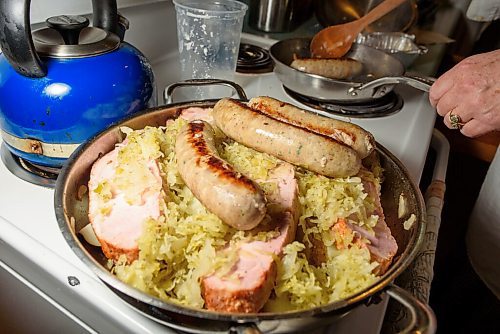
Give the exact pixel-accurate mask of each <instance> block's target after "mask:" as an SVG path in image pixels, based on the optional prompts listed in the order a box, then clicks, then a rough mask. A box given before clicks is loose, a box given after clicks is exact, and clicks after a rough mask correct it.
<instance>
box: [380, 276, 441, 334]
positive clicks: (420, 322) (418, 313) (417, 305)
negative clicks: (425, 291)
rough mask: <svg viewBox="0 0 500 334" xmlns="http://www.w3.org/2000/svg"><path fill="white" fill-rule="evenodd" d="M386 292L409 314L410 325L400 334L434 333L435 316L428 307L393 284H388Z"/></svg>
mask: <svg viewBox="0 0 500 334" xmlns="http://www.w3.org/2000/svg"><path fill="white" fill-rule="evenodd" d="M386 292H387V294H388V295H389V296H391V297H392V298H394V299H395V300H397V301H398V302H399V303H401V304H402V305H403V306H404V307H406V309H407V310H408V312H410V319H411V321H410V324H409V325H408V326H406V328H404V329H403V330H401V332H400V333H422V334H432V333H435V332H436V316H435V315H434V312H433V311H432V309H431V308H430V306H429V305H427V304H424V303H422V302H421V301H419V300H418V299H417V298H415V297H414V296H413V295H412V294H411V293H409V292H408V291H406V290H404V289H402V288H400V287H399V286H397V285H394V284H390V285H389V286H388V287H387V290H386Z"/></svg>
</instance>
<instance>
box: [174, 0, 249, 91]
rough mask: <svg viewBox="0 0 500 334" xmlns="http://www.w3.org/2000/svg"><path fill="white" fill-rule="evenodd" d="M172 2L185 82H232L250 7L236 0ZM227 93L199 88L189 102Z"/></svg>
mask: <svg viewBox="0 0 500 334" xmlns="http://www.w3.org/2000/svg"><path fill="white" fill-rule="evenodd" d="M173 2H174V5H175V10H176V17H177V37H178V42H179V56H180V63H181V74H182V79H183V80H186V79H225V80H230V81H233V80H234V73H235V70H236V60H237V58H238V49H239V45H240V37H241V30H242V27H243V17H244V16H245V13H246V10H247V8H248V7H247V5H246V4H244V3H242V2H239V1H234V0H216V1H210V0H173ZM222 89H224V88H222ZM225 89H227V88H225ZM224 93H225V91H221V87H208V88H207V87H199V88H195V89H193V90H191V94H190V95H191V96H189V98H188V99H193V100H203V99H210V98H212V99H213V98H217V97H221V96H224ZM220 94H222V95H220ZM226 95H227V94H226Z"/></svg>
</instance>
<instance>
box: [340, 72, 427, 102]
mask: <svg viewBox="0 0 500 334" xmlns="http://www.w3.org/2000/svg"><path fill="white" fill-rule="evenodd" d="M434 81H436V79H435V78H431V77H424V76H419V75H411V74H405V75H404V76H399V77H383V78H379V79H375V80H373V81H370V82H367V83H364V84H359V85H356V86H353V87H351V88H349V93H350V94H351V95H353V96H356V95H357V94H358V92H359V91H362V90H366V89H372V90H373V96H372V97H382V96H383V95H385V94H386V93H387V92H386V90H384V89H383V88H384V87H382V89H375V88H377V87H381V86H385V85H396V84H406V85H410V86H412V87H414V88H416V89H420V90H422V91H424V92H428V91H429V89H430V88H431V86H432V84H433V83H434Z"/></svg>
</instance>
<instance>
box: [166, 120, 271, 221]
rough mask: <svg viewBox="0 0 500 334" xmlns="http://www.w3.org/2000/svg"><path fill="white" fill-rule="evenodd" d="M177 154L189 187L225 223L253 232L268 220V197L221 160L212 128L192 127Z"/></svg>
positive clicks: (186, 129) (186, 130)
mask: <svg viewBox="0 0 500 334" xmlns="http://www.w3.org/2000/svg"><path fill="white" fill-rule="evenodd" d="M175 153H176V156H177V167H178V170H179V174H180V175H181V177H182V179H183V180H184V182H185V183H186V185H187V186H188V187H189V189H191V191H192V192H193V194H194V196H195V197H196V198H198V200H199V201H200V202H201V203H202V204H203V205H204V206H205V207H206V208H207V209H208V210H209V211H210V212H212V213H214V214H215V215H216V216H218V217H219V218H220V219H221V220H222V221H223V222H224V223H226V224H228V225H230V226H233V227H235V228H237V229H239V230H251V229H253V228H254V227H255V226H257V225H258V224H259V223H260V222H261V221H262V220H263V219H264V217H265V215H266V199H265V196H264V193H263V192H262V190H261V189H260V187H259V186H258V185H257V184H255V183H254V182H253V181H252V180H250V179H249V178H247V177H246V176H244V175H242V174H241V173H238V172H237V171H235V170H234V169H233V167H231V165H230V164H229V163H227V162H226V161H224V160H223V159H222V158H220V157H219V155H218V153H217V149H216V147H215V140H214V130H213V128H212V127H211V126H210V124H208V123H207V122H205V121H201V120H197V121H192V122H190V123H188V124H187V125H186V126H185V127H184V128H183V129H182V130H181V132H180V133H179V135H178V136H177V139H176V143H175Z"/></svg>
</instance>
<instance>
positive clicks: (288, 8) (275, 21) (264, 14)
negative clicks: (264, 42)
mask: <svg viewBox="0 0 500 334" xmlns="http://www.w3.org/2000/svg"><path fill="white" fill-rule="evenodd" d="M247 2H248V7H249V10H248V25H249V26H250V27H252V28H254V29H257V30H260V31H264V32H288V31H292V30H295V29H296V28H298V26H299V25H300V24H301V23H303V22H304V21H305V20H307V19H308V18H309V17H310V16H311V15H312V12H313V6H312V0H247Z"/></svg>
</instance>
